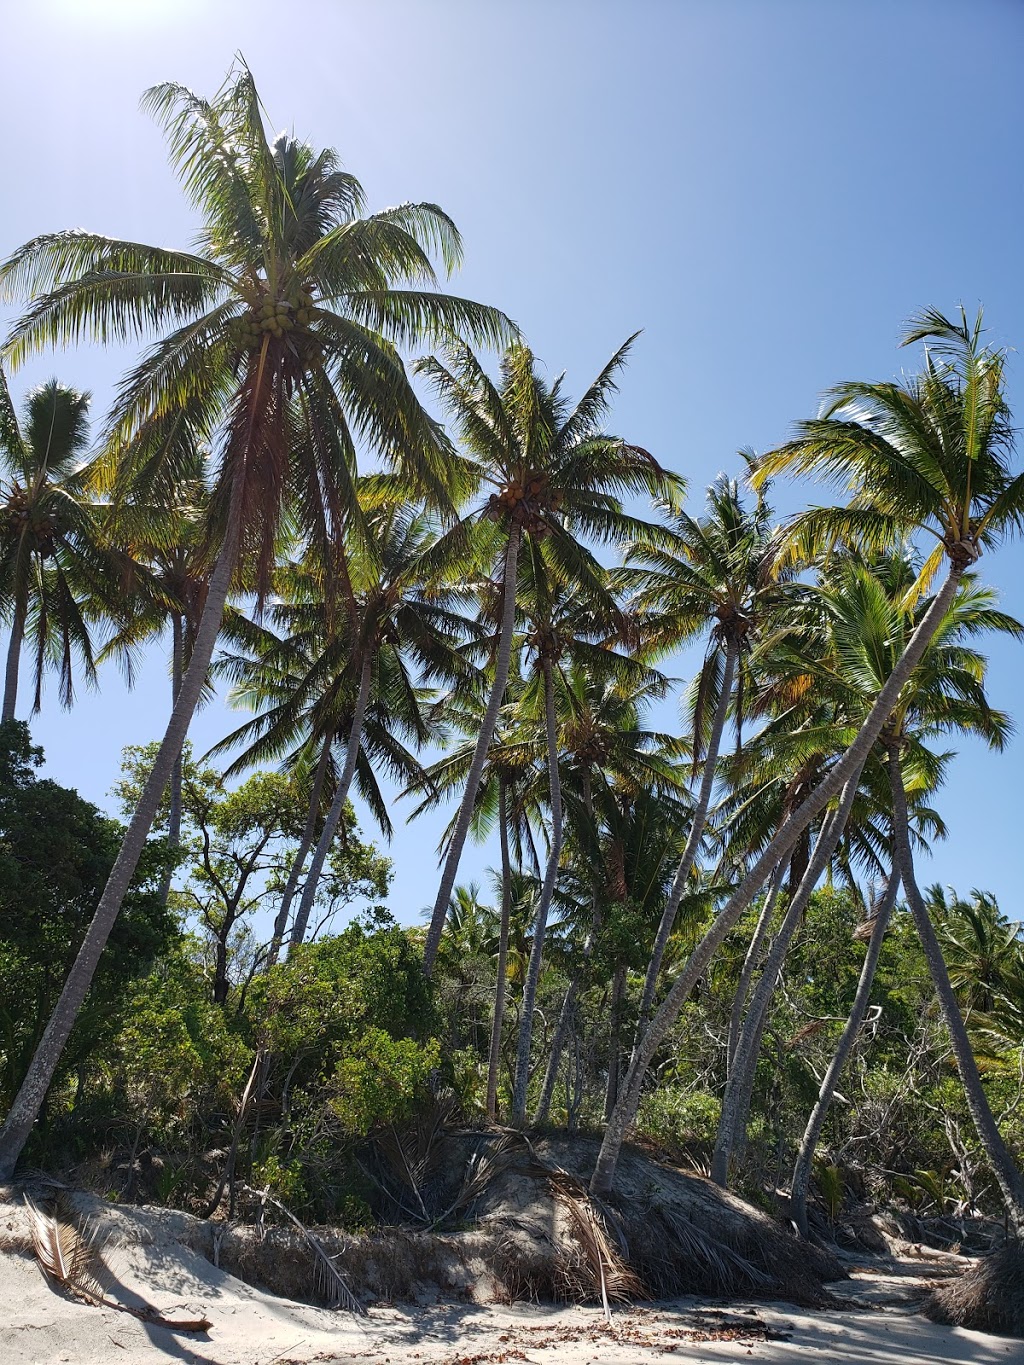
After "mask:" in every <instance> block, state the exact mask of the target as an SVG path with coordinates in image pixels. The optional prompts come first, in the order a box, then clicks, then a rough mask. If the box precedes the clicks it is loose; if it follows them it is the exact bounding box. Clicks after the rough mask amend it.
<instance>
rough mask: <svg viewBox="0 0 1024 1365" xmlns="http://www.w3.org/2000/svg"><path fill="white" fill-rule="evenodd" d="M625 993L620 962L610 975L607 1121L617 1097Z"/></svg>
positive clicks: (620, 1066) (605, 1112)
mask: <svg viewBox="0 0 1024 1365" xmlns="http://www.w3.org/2000/svg"><path fill="white" fill-rule="evenodd" d="M625 994H626V968H625V966H624V965H623V964H622V963H620V964H619V966H618V967H616V968H615V975H614V976H613V977H612V999H611V1027H610V1029H609V1031H608V1083H607V1084H606V1086H605V1089H604V1117H605V1122H606V1123H607V1121H608V1119H610V1118H611V1115H612V1111H613V1110H614V1108H615V1102H616V1100H617V1099H618V1098H619V1075H620V1073H621V1069H622V1056H621V1053H622V1037H621V1035H622V999H623V996H624V995H625Z"/></svg>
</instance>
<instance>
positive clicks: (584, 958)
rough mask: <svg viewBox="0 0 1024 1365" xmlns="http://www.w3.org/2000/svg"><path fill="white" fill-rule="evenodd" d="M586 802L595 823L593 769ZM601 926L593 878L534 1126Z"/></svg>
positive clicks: (549, 1092)
mask: <svg viewBox="0 0 1024 1365" xmlns="http://www.w3.org/2000/svg"><path fill="white" fill-rule="evenodd" d="M583 803H584V805H585V807H586V811H587V817H588V819H589V821H590V824H591V826H593V823H594V795H593V791H592V790H591V785H590V769H589V768H584V769H583ZM600 928H601V896H600V891H599V888H598V879H597V877H596V876H595V878H594V887H593V893H592V895H591V902H590V928H589V929H588V930H587V937H586V939H585V940H584V943H583V951H582V952H581V953H580V960H579V962H578V963H577V964H576V967H575V969H574V970H573V974H572V977H571V978H570V980H569V989H568V990H567V991H566V993H565V999H564V1000H563V1001H562V1008H561V1011H560V1012H559V1015H558V1023H557V1024H556V1025H555V1032H554V1036H553V1037H552V1039H551V1052H550V1055H549V1056H548V1065H547V1070H546V1071H545V1073H544V1084H543V1086H542V1087H541V1092H540V1099H539V1100H538V1101H537V1108H536V1110H535V1111H534V1115H533V1126H534V1127H535V1128H539V1127H540V1125H541V1124H542V1123H547V1120H548V1113H549V1112H550V1109H551V1099H552V1096H553V1095H554V1093H555V1084H556V1082H557V1080H558V1068H559V1066H560V1065H561V1062H562V1052H563V1051H564V1049H565V1040H566V1038H567V1037H568V1036H569V1025H570V1024H571V1023H572V1018H573V1014H574V1013H575V1012H576V1000H577V998H578V997H579V993H580V989H581V987H582V985H583V977H584V975H585V974H586V971H587V968H588V967H589V965H590V959H591V957H593V955H594V947H595V945H596V943H597V935H598V933H599V931H600Z"/></svg>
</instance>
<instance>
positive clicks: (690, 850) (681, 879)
mask: <svg viewBox="0 0 1024 1365" xmlns="http://www.w3.org/2000/svg"><path fill="white" fill-rule="evenodd" d="M738 658H739V645H738V644H737V643H736V641H735V640H734V639H731V638H730V640H729V642H728V645H727V647H726V652H725V668H724V670H723V673H722V692H721V695H720V696H719V698H718V705H717V706H716V707H715V715H714V720H713V722H712V726H711V739H710V741H709V743H708V751H707V754H706V755H705V757H704V773H703V776H702V777H701V783H700V790H699V792H698V794H697V804H696V806H695V807H694V811H693V821H692V823H691V825H690V833H689V836H688V837H687V840H686V847H685V848H684V849H683V855H682V857H681V858H680V859H679V866H678V867H677V868H676V875H675V877H674V878H673V879H672V887H671V889H670V891H669V895H668V900H667V901H666V902H665V909H664V912H663V913H662V916H661V923H660V924H659V925H658V932H657V934H656V936H655V939H654V947H653V948H652V949H651V959H650V962H649V963H648V964H647V975H646V977H645V978H644V989H643V993H642V995H641V996H640V1017H639V1019H638V1020H637V1026H636V1041H637V1042H639V1040H640V1038H641V1037H642V1036H643V1033H644V1030H645V1029H646V1028H647V1021H648V1020H649V1019H650V1016H651V1006H652V1005H653V1004H654V996H655V992H656V991H657V989H658V976H659V974H660V972H661V964H662V961H663V960H664V957H665V949H666V948H667V947H668V941H669V939H670V938H671V937H672V930H673V929H674V928H675V922H676V915H677V913H678V911H679V903H680V901H681V900H682V899H683V892H684V891H685V890H686V881H687V878H688V877H689V875H690V869H691V868H692V867H693V864H694V860H695V858H696V857H697V850H698V848H699V847H700V841H701V839H703V837H704V827H705V825H706V824H707V818H708V808H709V806H710V805H711V792H712V790H713V788H714V785H715V767H716V765H717V763H718V751H719V749H720V748H721V746H722V734H723V731H724V730H725V717H726V714H727V712H728V710H729V702H730V700H731V698H732V680H733V674H734V673H735V671H736V663H737V660H738ZM634 1046H635V1044H634Z"/></svg>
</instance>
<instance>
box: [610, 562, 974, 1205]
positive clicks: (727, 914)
mask: <svg viewBox="0 0 1024 1365" xmlns="http://www.w3.org/2000/svg"><path fill="white" fill-rule="evenodd" d="M962 576H963V570H962V569H960V568H958V567H957V566H956V565H955V564H952V565H951V566H950V569H949V572H948V574H947V575H946V580H945V582H944V583H943V585H942V587H941V588H940V589H939V591H938V593H937V594H936V596H935V598H934V600H933V602H932V604H931V606H930V607H929V608H928V610H927V611H926V612H925V614H924V616H923V617H922V618H921V620H920V622H919V623H918V625H917V629H916V630H915V631H914V633H913V635H912V636H911V637H910V640H909V641H908V642H907V647H906V649H905V650H904V651H903V654H902V656H901V657H900V660H899V662H898V663H897V665H896V667H895V668H894V669H893V671H892V673H891V674H890V675H889V678H888V679H887V681H886V683H885V685H884V686H883V687H882V689H881V691H880V692H879V694H878V696H877V697H876V699H875V704H874V705H873V706H872V708H871V710H870V711H869V712H868V714H867V716H866V717H865V719H864V723H863V724H862V726H861V728H860V731H859V733H858V735H857V738H856V739H855V740H854V741H853V743H852V744H851V745H850V747H849V749H848V750H847V751H846V754H845V755H844V756H843V758H841V759H840V760H839V762H838V763H837V764H836V765H835V767H834V768H833V769H832V770H831V772H830V773H829V774H828V776H827V777H826V778H825V779H824V780H823V781H822V782H821V783H820V784H819V785H818V787H817V788H815V790H814V791H813V792H812V793H811V794H810V796H808V797H807V798H806V800H805V801H804V802H803V804H802V805H800V806H799V807H798V808H797V809H796V810H795V811H794V812H793V813H792V814H791V815H790V817H789V818H788V819H787V820H786V821H784V823H783V825H782V828H781V829H780V830H779V831H778V833H777V834H776V835H775V838H774V839H772V841H771V842H770V843H769V845H768V847H767V848H766V849H765V850H764V852H763V853H762V854H761V856H760V858H758V860H757V862H756V863H755V864H754V866H753V867H752V868H751V869H750V871H749V872H748V873H747V875H746V876H745V877H744V878H743V880H742V882H741V883H740V885H739V886H738V887H737V888H736V890H735V891H734V892H733V894H732V896H731V897H730V898H729V900H728V901H727V903H726V904H725V906H724V907H723V908H722V909H721V910H720V911H719V913H718V915H717V916H716V918H715V921H714V923H713V924H712V925H711V927H710V929H708V931H707V933H706V934H705V935H704V937H703V939H702V940H701V942H700V943H699V944H698V945H697V947H696V948H695V949H694V951H693V953H692V954H691V955H690V959H689V961H688V962H687V964H686V966H685V967H684V968H683V970H682V971H681V972H680V973H679V975H678V976H677V977H676V979H675V981H674V982H673V983H672V988H671V990H670V991H669V992H668V995H667V996H666V997H665V999H664V1001H663V1002H662V1004H661V1007H660V1008H659V1010H658V1012H657V1013H656V1014H655V1016H654V1018H653V1019H652V1020H651V1022H650V1024H649V1025H648V1027H647V1030H646V1032H645V1033H644V1036H643V1037H642V1039H641V1040H640V1041H639V1043H638V1045H637V1047H636V1049H635V1051H634V1056H633V1060H632V1061H631V1063H630V1068H629V1073H628V1074H627V1076H626V1082H625V1085H624V1086H623V1088H622V1091H621V1093H620V1095H619V1101H618V1103H617V1104H616V1106H615V1112H614V1113H613V1114H612V1117H611V1119H610V1120H609V1121H608V1125H607V1127H606V1128H605V1134H604V1140H603V1142H602V1144H601V1151H600V1153H599V1155H598V1159H597V1164H596V1166H595V1167H594V1174H593V1177H592V1179H591V1182H590V1189H591V1192H592V1193H593V1194H595V1195H597V1196H598V1197H600V1196H603V1195H606V1194H609V1193H610V1192H611V1188H612V1184H613V1183H614V1180H615V1167H616V1165H617V1163H618V1159H619V1153H620V1152H621V1151H622V1144H623V1142H625V1140H626V1133H627V1131H628V1129H629V1125H630V1124H631V1123H632V1121H633V1118H634V1116H635V1114H636V1107H637V1105H638V1104H639V1102H640V1091H641V1089H642V1087H643V1080H644V1075H645V1074H646V1071H647V1068H648V1066H649V1065H650V1063H651V1059H652V1058H653V1056H654V1054H655V1052H657V1050H658V1047H659V1046H660V1044H661V1041H662V1039H663V1038H664V1037H665V1034H666V1033H667V1032H668V1031H669V1029H670V1028H671V1027H672V1025H673V1024H674V1023H675V1021H676V1019H678V1017H679V1013H680V1011H681V1010H682V1008H683V1005H685V1003H686V1001H687V1000H688V999H689V997H690V993H691V991H692V990H693V988H694V986H695V985H696V984H697V982H698V981H699V980H700V977H701V975H702V974H703V973H704V971H705V970H706V968H707V965H708V963H709V962H710V961H711V958H712V957H713V956H714V954H715V953H716V952H717V950H718V948H719V945H720V944H721V942H722V940H723V939H724V938H725V936H726V934H728V933H729V932H730V930H731V929H732V927H733V925H735V923H736V922H737V920H738V919H739V918H740V916H741V915H742V914H743V912H744V910H746V908H747V906H748V905H749V904H750V902H751V901H752V900H753V899H754V897H755V896H756V894H757V892H758V891H759V890H760V889H761V887H762V885H763V884H764V882H765V879H766V878H767V877H768V876H770V874H771V872H772V870H773V869H774V868H776V867H777V866H778V865H779V863H780V862H781V860H782V859H783V858H785V857H786V856H787V854H789V853H790V852H791V851H792V849H793V847H794V846H795V844H796V842H797V840H798V839H799V838H800V835H801V834H802V833H803V831H804V830H805V829H806V828H807V827H808V825H809V824H810V823H811V821H812V820H813V819H814V817H815V816H816V815H818V814H819V812H820V811H822V810H823V809H824V808H825V806H826V805H827V804H828V803H829V801H831V800H832V799H833V798H834V797H836V796H838V795H839V793H840V791H842V789H843V787H844V786H845V785H846V782H847V780H848V779H849V778H850V777H851V776H852V774H853V773H854V772H860V770H861V768H862V767H863V766H864V764H865V763H866V762H867V758H868V755H869V754H870V752H871V748H872V746H873V745H874V743H875V742H876V740H877V739H878V737H879V735H880V734H881V732H882V728H883V726H884V725H885V723H886V721H887V720H888V719H889V714H890V712H891V711H892V708H893V706H894V705H895V703H896V700H897V698H898V697H899V694H900V691H901V689H902V688H903V685H904V684H905V683H906V681H907V679H908V678H909V676H910V674H911V673H912V672H913V670H914V668H915V667H916V666H917V664H918V662H919V660H920V658H921V655H922V654H923V653H924V651H925V649H926V648H927V647H928V642H929V641H930V640H931V638H932V636H933V635H934V633H935V631H936V629H937V628H938V625H939V623H940V621H941V620H942V618H943V617H944V616H945V614H946V612H947V611H948V609H949V606H950V603H951V602H952V600H953V598H954V596H955V595H956V590H957V588H958V587H959V584H960V579H961V577H962Z"/></svg>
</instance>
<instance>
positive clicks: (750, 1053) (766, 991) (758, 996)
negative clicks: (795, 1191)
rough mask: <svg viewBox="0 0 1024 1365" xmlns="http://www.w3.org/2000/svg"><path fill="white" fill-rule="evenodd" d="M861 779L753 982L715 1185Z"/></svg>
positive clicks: (741, 1133) (848, 791)
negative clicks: (788, 967)
mask: <svg viewBox="0 0 1024 1365" xmlns="http://www.w3.org/2000/svg"><path fill="white" fill-rule="evenodd" d="M859 783H860V773H859V772H857V773H856V774H855V775H854V776H853V777H851V778H850V779H849V780H848V782H847V783H846V786H845V788H844V789H843V795H842V799H841V801H840V803H839V809H838V810H836V811H835V812H834V813H833V814H832V815H831V816H830V817H829V818H828V819H827V820H826V821H825V823H824V826H823V827H822V830H821V833H820V834H819V835H818V839H817V842H816V843H815V846H814V852H813V854H812V855H811V859H810V862H809V863H808V864H807V870H806V871H805V872H804V875H803V876H802V877H801V879H800V885H799V886H798V887H797V890H796V895H795V896H794V897H793V900H792V902H791V904H790V906H789V909H788V910H787V911H786V913H785V915H784V916H783V919H782V923H781V924H780V926H779V932H778V933H777V934H776V936H775V942H774V943H773V944H772V947H771V952H770V953H769V954H768V959H767V961H766V962H765V964H764V971H763V972H762V973H761V979H760V981H759V982H758V983H757V989H756V990H755V991H754V994H753V996H752V997H751V1001H750V1008H749V1009H748V1010H747V1017H746V1019H745V1020H744V1024H743V1032H742V1034H741V1035H740V1041H739V1046H738V1047H737V1049H736V1060H735V1062H734V1064H733V1067H732V1069H731V1071H730V1073H729V1080H728V1082H727V1084H726V1087H725V1098H724V1100H723V1101H722V1117H721V1119H720V1121H719V1124H718V1136H717V1138H716V1140H715V1150H714V1154H713V1156H712V1158H711V1179H712V1180H714V1181H716V1182H717V1183H718V1184H719V1185H727V1184H728V1183H729V1163H730V1161H731V1159H732V1154H733V1151H734V1150H735V1149H740V1150H742V1148H743V1147H744V1146H745V1143H746V1133H747V1116H748V1114H749V1112H750V1098H751V1095H752V1094H753V1090H754V1078H755V1075H756V1072H757V1059H758V1056H759V1055H760V1052H761V1040H762V1038H763V1037H764V1030H765V1026H766V1024H767V1023H768V1009H769V1007H770V1005H771V1002H772V996H773V995H774V994H775V988H776V986H777V985H778V983H779V980H780V978H781V976H782V968H783V964H784V962H785V960H786V954H787V953H788V952H789V946H790V944H791V943H792V941H793V935H794V934H795V933H796V931H797V928H798V926H799V925H800V923H801V921H802V920H803V917H804V912H805V911H806V909H807V903H808V901H809V900H810V898H811V892H812V891H813V890H814V888H815V887H816V886H817V884H818V880H819V878H820V877H821V875H822V873H823V872H824V871H825V869H826V867H827V866H828V864H829V860H830V859H831V857H832V854H833V853H834V852H835V851H836V846H837V844H838V843H839V840H840V838H841V837H842V834H843V830H844V829H845V828H846V822H847V820H848V819H849V818H850V811H851V809H852V808H853V802H854V798H855V797H856V795H857V787H858V784H859Z"/></svg>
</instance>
